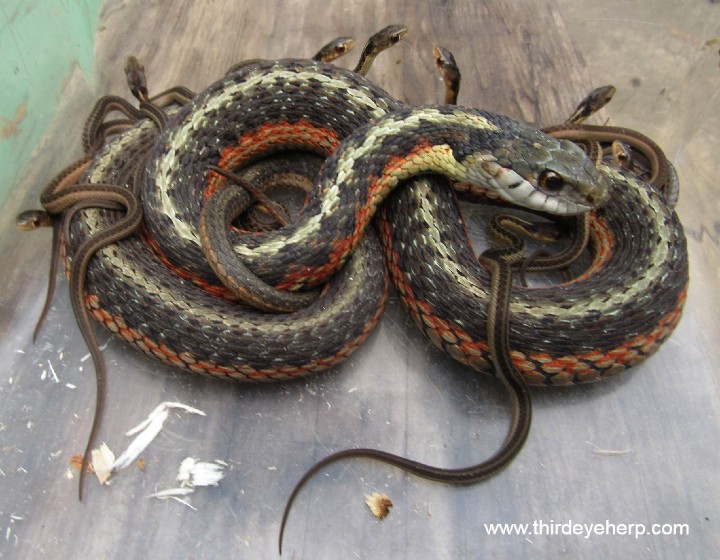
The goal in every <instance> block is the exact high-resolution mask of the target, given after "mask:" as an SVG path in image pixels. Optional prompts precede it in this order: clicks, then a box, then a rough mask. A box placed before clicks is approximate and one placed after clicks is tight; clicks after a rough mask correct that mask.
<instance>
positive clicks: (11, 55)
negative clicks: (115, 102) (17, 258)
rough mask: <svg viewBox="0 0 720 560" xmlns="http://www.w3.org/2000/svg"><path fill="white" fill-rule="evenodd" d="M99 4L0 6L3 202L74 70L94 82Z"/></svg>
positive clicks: (44, 1)
mask: <svg viewBox="0 0 720 560" xmlns="http://www.w3.org/2000/svg"><path fill="white" fill-rule="evenodd" d="M99 5H100V0H76V1H73V2H54V1H52V0H21V1H15V2H3V3H2V4H0V53H2V56H0V76H2V83H3V87H2V88H0V203H2V202H4V201H5V198H6V196H7V194H8V192H9V191H10V189H11V188H12V186H13V185H14V184H15V183H16V181H17V178H18V175H19V174H20V173H21V172H22V170H23V168H24V167H25V166H26V165H28V163H29V162H30V157H31V153H32V151H33V149H35V147H36V146H37V144H38V142H39V140H40V138H41V137H42V136H43V134H45V131H46V129H47V127H48V124H49V123H50V119H51V118H52V117H53V115H54V113H55V109H56V107H57V104H58V100H59V99H60V96H61V95H62V92H63V90H64V89H65V87H66V83H67V80H68V79H69V77H70V75H71V72H72V69H73V67H75V66H79V67H80V69H81V71H82V75H83V76H84V77H85V79H87V80H89V81H91V82H92V63H93V44H94V35H95V27H96V22H97V12H98V7H99Z"/></svg>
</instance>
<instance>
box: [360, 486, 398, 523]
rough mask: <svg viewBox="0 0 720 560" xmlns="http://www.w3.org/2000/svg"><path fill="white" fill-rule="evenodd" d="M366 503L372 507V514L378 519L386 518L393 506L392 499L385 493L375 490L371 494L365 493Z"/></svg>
mask: <svg viewBox="0 0 720 560" xmlns="http://www.w3.org/2000/svg"><path fill="white" fill-rule="evenodd" d="M365 503H366V504H367V506H368V507H369V508H370V511H371V512H372V514H373V515H374V516H375V517H377V518H378V519H385V518H386V517H387V516H388V515H389V514H390V508H391V507H392V506H393V503H392V500H391V499H390V498H389V497H387V496H386V495H385V494H378V493H377V492H373V493H372V494H370V495H367V494H365Z"/></svg>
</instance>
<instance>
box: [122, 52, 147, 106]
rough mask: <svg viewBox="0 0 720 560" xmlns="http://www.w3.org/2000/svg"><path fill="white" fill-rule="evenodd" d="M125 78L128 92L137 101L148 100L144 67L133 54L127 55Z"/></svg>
mask: <svg viewBox="0 0 720 560" xmlns="http://www.w3.org/2000/svg"><path fill="white" fill-rule="evenodd" d="M125 78H126V80H127V84H128V87H129V88H130V92H131V93H132V94H133V96H135V98H136V99H137V100H138V101H147V100H148V89H147V80H146V78H145V67H144V66H143V65H142V64H141V63H140V61H139V60H138V59H137V58H135V57H134V56H129V57H128V59H127V62H126V63H125Z"/></svg>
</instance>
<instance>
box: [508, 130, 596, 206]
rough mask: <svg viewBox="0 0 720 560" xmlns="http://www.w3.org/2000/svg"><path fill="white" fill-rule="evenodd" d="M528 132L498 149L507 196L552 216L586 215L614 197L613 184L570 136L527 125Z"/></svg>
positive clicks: (515, 201)
mask: <svg viewBox="0 0 720 560" xmlns="http://www.w3.org/2000/svg"><path fill="white" fill-rule="evenodd" d="M522 128H523V129H524V130H523V134H521V135H517V136H516V137H515V138H511V139H509V140H508V139H505V140H504V141H503V142H502V143H501V145H500V146H498V147H497V148H496V149H495V150H494V156H495V157H496V158H497V159H496V163H497V164H498V165H499V167H500V171H498V172H497V173H496V175H495V181H496V183H497V184H498V187H499V188H498V192H499V194H500V196H501V197H502V198H504V199H505V200H507V201H509V202H513V203H515V204H518V205H520V206H524V207H526V208H530V209H533V210H540V211H543V212H548V213H551V214H559V215H566V216H571V215H576V214H583V213H585V212H587V211H588V210H592V209H594V208H597V207H598V206H600V205H601V204H602V203H603V202H605V200H607V198H608V192H609V183H608V180H607V178H606V177H605V176H604V175H603V174H601V173H600V172H599V171H598V169H597V168H596V166H595V164H594V163H593V162H592V161H591V160H590V158H589V157H588V156H587V154H586V153H585V152H584V151H583V150H582V148H580V147H579V146H577V145H576V144H573V143H572V142H570V141H569V140H557V139H555V138H550V137H548V136H546V135H544V134H542V133H541V132H539V131H534V130H533V129H531V128H530V127H525V126H524V125H522Z"/></svg>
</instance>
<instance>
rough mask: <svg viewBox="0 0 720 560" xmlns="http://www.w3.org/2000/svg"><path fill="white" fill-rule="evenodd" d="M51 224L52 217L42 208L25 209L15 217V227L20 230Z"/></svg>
mask: <svg viewBox="0 0 720 560" xmlns="http://www.w3.org/2000/svg"><path fill="white" fill-rule="evenodd" d="M51 225H52V218H51V217H50V216H49V215H48V213H47V212H45V211H44V210H25V211H24V212H21V213H20V214H18V216H17V218H16V219H15V227H16V229H19V230H20V231H32V230H34V229H37V228H40V227H47V226H51Z"/></svg>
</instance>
